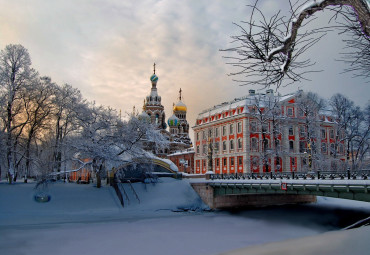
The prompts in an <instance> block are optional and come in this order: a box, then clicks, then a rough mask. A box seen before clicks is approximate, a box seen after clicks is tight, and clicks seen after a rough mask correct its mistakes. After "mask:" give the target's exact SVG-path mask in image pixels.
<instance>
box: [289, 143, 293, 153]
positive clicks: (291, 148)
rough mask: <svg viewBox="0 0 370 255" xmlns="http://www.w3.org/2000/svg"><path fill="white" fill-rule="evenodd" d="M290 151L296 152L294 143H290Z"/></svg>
mask: <svg viewBox="0 0 370 255" xmlns="http://www.w3.org/2000/svg"><path fill="white" fill-rule="evenodd" d="M289 151H290V152H294V141H289Z"/></svg>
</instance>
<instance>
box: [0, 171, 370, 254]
mask: <svg viewBox="0 0 370 255" xmlns="http://www.w3.org/2000/svg"><path fill="white" fill-rule="evenodd" d="M33 186H34V185H33V184H15V185H11V186H9V185H7V184H3V183H1V184H0V236H1V238H0V254H1V255H7V254H12V255H13V254H27V255H28V254H55V255H57V254H91V255H94V254H111V255H114V254H130V255H131V254H133V255H135V254H161V255H165V254H171V255H172V254H179V255H181V254H184V255H189V254H195V255H197V254H199V255H207V254H219V253H221V252H227V251H231V250H235V249H240V248H243V247H246V246H252V245H260V244H265V243H271V242H278V241H284V240H287V239H292V238H299V237H307V236H317V235H318V234H321V233H324V232H326V231H328V230H332V229H336V228H338V226H336V227H335V226H330V224H327V223H328V222H329V223H330V222H332V221H335V220H338V218H340V217H339V216H338V217H336V216H335V212H338V211H339V210H340V208H341V207H342V209H346V208H350V209H351V210H352V209H354V210H356V211H361V212H363V213H364V215H366V214H367V213H368V214H370V204H369V203H363V202H355V201H344V200H335V199H324V198H320V199H319V203H318V204H317V205H312V206H303V207H298V209H297V208H295V209H294V208H293V210H290V208H288V209H285V208H275V209H274V210H271V209H269V208H267V209H258V210H251V211H242V212H232V213H229V212H202V211H201V210H194V211H192V210H190V211H188V212H173V211H172V210H176V209H178V208H190V209H197V208H198V209H200V208H204V207H205V206H204V204H202V202H201V201H200V200H199V197H198V196H197V195H196V194H195V192H194V191H193V190H192V189H191V188H190V185H189V184H188V183H187V182H186V181H179V180H173V179H166V178H164V179H162V183H158V184H156V185H153V184H148V185H146V186H145V185H143V184H134V187H135V190H136V191H137V192H138V194H139V197H140V200H141V203H138V202H137V201H135V199H134V198H133V197H131V203H130V205H128V204H127V206H126V207H125V208H121V207H120V204H119V202H118V199H117V198H116V196H115V194H114V191H113V189H112V188H110V187H103V188H102V189H96V188H95V187H93V185H77V184H70V183H55V184H52V185H51V186H50V187H49V191H48V192H49V194H51V195H52V199H51V201H50V202H48V203H36V202H35V201H34V200H33V199H32V196H33V194H34V191H33ZM126 190H127V191H128V193H129V189H128V188H127V189H126ZM129 195H130V194H129ZM338 201H339V202H341V203H340V204H339V202H338ZM343 201H344V202H343ZM322 207H328V208H331V209H325V208H324V209H322ZM317 208H319V209H317ZM320 208H321V209H320ZM306 209H307V210H308V211H310V210H311V209H312V211H315V210H316V212H314V213H307V214H304V213H302V212H304V211H305V210H306ZM347 212H348V213H349V214H350V212H351V211H350V210H349V211H346V210H344V211H342V212H341V213H342V214H343V213H347ZM325 213H326V214H328V215H327V216H325V215H321V214H325ZM318 217H320V218H321V219H317V220H316V219H315V218H318ZM341 217H343V215H342V216H341ZM348 217H351V215H348ZM348 233H349V232H348ZM367 233H368V232H367Z"/></svg>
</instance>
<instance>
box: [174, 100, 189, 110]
mask: <svg viewBox="0 0 370 255" xmlns="http://www.w3.org/2000/svg"><path fill="white" fill-rule="evenodd" d="M187 110H188V108H187V107H186V105H185V104H184V103H183V102H181V101H179V102H177V104H175V106H174V107H173V111H174V112H177V111H183V112H186V111H187Z"/></svg>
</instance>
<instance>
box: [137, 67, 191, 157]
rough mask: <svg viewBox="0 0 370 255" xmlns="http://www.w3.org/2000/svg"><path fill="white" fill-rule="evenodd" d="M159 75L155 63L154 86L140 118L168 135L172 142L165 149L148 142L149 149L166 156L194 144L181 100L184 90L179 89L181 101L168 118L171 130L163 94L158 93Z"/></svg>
mask: <svg viewBox="0 0 370 255" xmlns="http://www.w3.org/2000/svg"><path fill="white" fill-rule="evenodd" d="M158 79H159V78H158V76H157V75H156V73H155V64H154V69H153V75H152V76H151V77H150V81H151V83H152V88H151V91H150V94H149V95H148V96H147V97H146V98H145V100H144V106H143V112H142V113H141V114H139V116H138V117H139V118H145V119H148V120H149V121H150V122H151V123H152V124H153V125H154V126H155V127H156V128H157V129H159V130H160V131H161V133H162V134H163V135H164V136H165V137H167V139H168V140H169V142H170V145H169V148H168V149H165V150H164V151H159V152H158V151H156V150H154V149H153V148H154V146H155V145H154V144H146V148H147V150H151V151H152V152H153V153H154V154H155V155H156V156H159V157H166V156H167V155H168V154H171V153H173V152H175V151H179V150H186V149H188V148H190V147H191V146H192V142H191V140H190V137H189V124H188V122H187V120H186V112H187V107H186V105H185V104H184V103H183V102H182V101H181V100H182V95H181V93H182V90H181V89H180V91H179V101H178V102H177V103H176V104H174V107H173V115H172V116H171V117H170V118H169V119H168V126H169V130H170V131H167V130H166V129H167V124H166V114H165V111H164V107H163V105H162V103H161V100H162V98H161V96H159V94H158V89H157V82H158Z"/></svg>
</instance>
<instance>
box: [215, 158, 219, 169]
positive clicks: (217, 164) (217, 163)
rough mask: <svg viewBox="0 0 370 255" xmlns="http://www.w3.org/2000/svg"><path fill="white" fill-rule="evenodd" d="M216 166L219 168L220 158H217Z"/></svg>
mask: <svg viewBox="0 0 370 255" xmlns="http://www.w3.org/2000/svg"><path fill="white" fill-rule="evenodd" d="M216 166H217V167H219V166H220V159H219V158H216Z"/></svg>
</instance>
